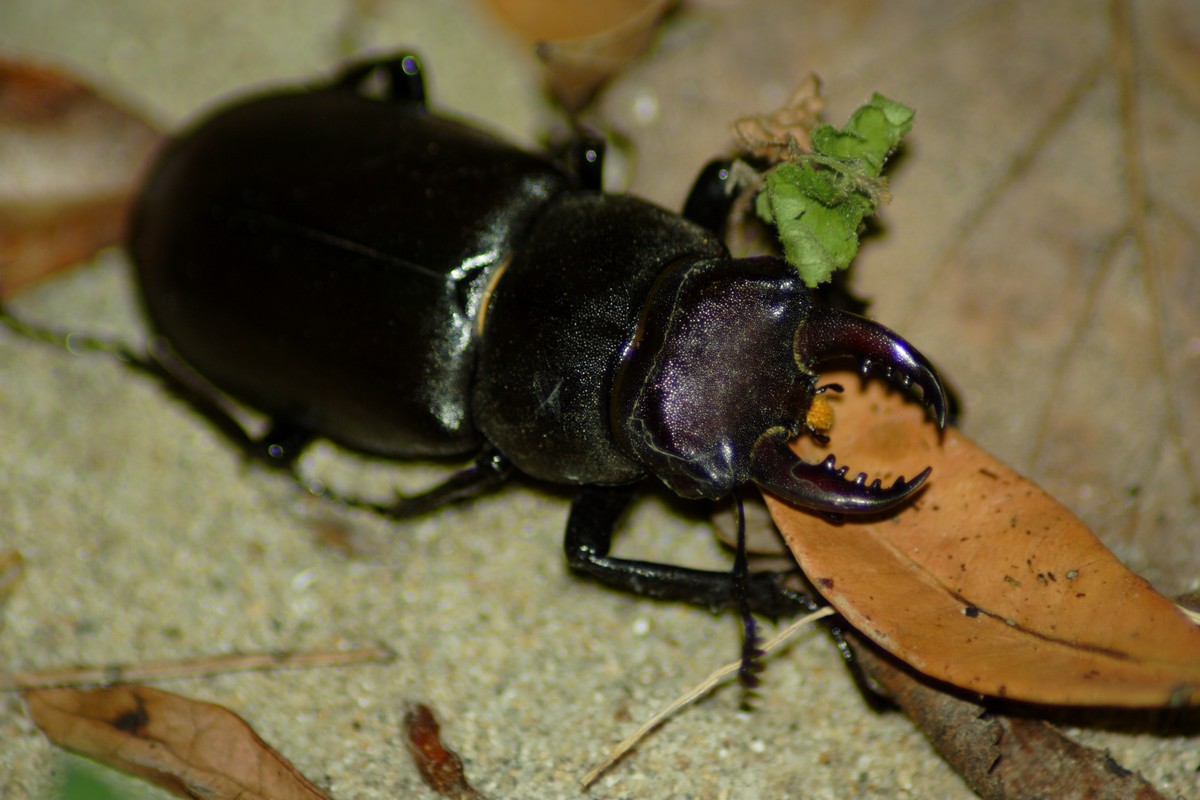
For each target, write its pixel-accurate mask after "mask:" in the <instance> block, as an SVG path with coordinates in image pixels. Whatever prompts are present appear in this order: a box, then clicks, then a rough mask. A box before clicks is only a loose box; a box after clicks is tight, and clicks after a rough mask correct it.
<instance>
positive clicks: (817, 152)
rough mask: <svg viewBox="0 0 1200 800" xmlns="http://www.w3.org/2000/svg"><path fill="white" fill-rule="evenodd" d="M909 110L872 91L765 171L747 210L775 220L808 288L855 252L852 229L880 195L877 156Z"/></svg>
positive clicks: (904, 127)
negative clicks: (791, 156) (801, 149)
mask: <svg viewBox="0 0 1200 800" xmlns="http://www.w3.org/2000/svg"><path fill="white" fill-rule="evenodd" d="M913 115H914V112H913V110H912V109H911V108H908V107H906V106H903V105H900V104H899V103H896V102H893V101H891V100H888V99H887V98H885V97H883V96H882V95H879V94H876V95H875V96H874V97H873V98H872V99H871V102H870V103H868V104H867V105H864V106H862V107H861V108H859V109H858V110H857V111H855V112H854V114H853V115H852V116H851V117H850V120H849V122H847V123H846V127H845V128H843V129H841V130H839V129H837V128H835V127H833V126H832V125H819V126H817V128H816V129H814V130H813V135H812V140H813V150H814V152H813V153H812V154H807V155H802V156H800V157H799V158H797V159H796V160H794V161H787V162H784V163H782V164H779V165H777V166H776V167H774V168H773V169H771V170H770V171H769V172H767V174H766V176H765V183H764V187H763V191H762V192H760V193H759V195H758V198H757V199H756V201H755V209H756V211H757V213H758V215H759V216H760V217H761V218H762V219H763V220H765V221H766V222H768V223H770V224H773V225H775V227H776V229H777V230H778V232H779V239H780V242H781V243H782V244H783V253H784V257H785V258H786V259H787V261H788V263H790V264H792V265H793V266H794V267H796V269H797V270H798V271H799V272H800V277H801V278H802V279H803V280H804V282H805V284H807V285H808V286H810V287H816V286H817V285H818V284H821V283H823V282H825V281H827V280H829V278H830V276H832V275H833V273H834V272H836V271H837V270H839V269H845V268H846V267H848V266H849V265H850V262H851V260H853V258H854V255H855V254H856V253H857V252H858V230H859V227H860V226H861V225H862V221H863V219H864V218H865V217H867V216H869V215H870V214H872V213H874V211H875V208H876V206H877V205H878V204H879V201H880V199H881V198H882V197H884V196H886V184H885V183H884V181H883V179H882V178H881V177H880V176H881V174H882V172H883V165H884V162H885V161H886V160H887V157H888V156H889V155H890V154H891V153H892V151H893V150H895V149H896V145H897V144H899V142H900V139H901V137H902V136H904V134H905V133H907V132H908V131H909V130H910V129H911V128H912V120H913Z"/></svg>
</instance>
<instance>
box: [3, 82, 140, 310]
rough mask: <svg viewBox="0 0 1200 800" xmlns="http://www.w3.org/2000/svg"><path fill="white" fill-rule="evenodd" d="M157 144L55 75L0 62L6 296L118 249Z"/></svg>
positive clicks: (135, 123)
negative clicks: (103, 250) (112, 246)
mask: <svg viewBox="0 0 1200 800" xmlns="http://www.w3.org/2000/svg"><path fill="white" fill-rule="evenodd" d="M159 138H160V137H159V135H158V134H157V133H156V132H155V131H154V129H153V128H152V127H151V126H150V125H149V124H147V123H146V122H144V121H142V120H141V119H139V118H138V117H136V116H134V115H132V114H130V113H129V112H127V111H125V110H123V109H120V108H118V107H116V106H114V105H113V104H111V103H109V102H108V101H107V100H105V99H103V98H101V97H100V96H98V95H97V94H95V93H94V92H93V91H91V90H90V89H88V88H87V87H85V86H83V85H81V84H80V83H78V82H76V81H75V80H73V79H72V78H70V77H69V76H67V75H65V74H63V73H61V72H59V71H57V70H53V69H49V68H46V67H40V66H35V65H31V64H27V63H21V62H14V61H4V60H2V59H0V164H4V170H3V172H0V296H8V295H11V294H12V293H13V292H15V291H17V290H18V289H20V288H21V287H22V286H25V285H27V284H29V283H32V282H33V281H35V280H38V279H39V278H43V277H45V276H47V275H49V274H51V273H53V272H55V271H56V270H60V269H63V268H65V267H68V266H71V265H73V264H76V263H78V262H79V261H82V260H83V259H86V258H87V257H88V256H90V255H92V254H93V253H95V252H96V251H97V250H99V249H101V248H102V247H106V246H108V245H110V244H114V243H116V242H118V241H120V240H121V238H122V236H123V230H124V225H125V215H126V206H127V205H128V202H129V198H130V196H131V193H132V190H133V187H134V186H135V185H136V182H137V179H138V176H139V175H140V172H141V167H142V164H143V163H144V162H145V161H146V159H147V158H148V156H149V154H150V153H151V151H152V150H153V148H154V147H155V145H156V144H157V143H158V141H159Z"/></svg>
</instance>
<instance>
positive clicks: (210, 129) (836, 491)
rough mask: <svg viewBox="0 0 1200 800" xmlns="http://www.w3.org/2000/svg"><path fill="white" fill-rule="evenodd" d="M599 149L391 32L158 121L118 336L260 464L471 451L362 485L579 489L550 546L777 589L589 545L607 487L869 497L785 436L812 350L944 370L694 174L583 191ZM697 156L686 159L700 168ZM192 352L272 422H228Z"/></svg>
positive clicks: (453, 495) (612, 494)
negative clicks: (543, 131)
mask: <svg viewBox="0 0 1200 800" xmlns="http://www.w3.org/2000/svg"><path fill="white" fill-rule="evenodd" d="M600 155H601V151H600V150H599V149H598V148H596V147H594V146H588V145H587V144H586V143H584V144H582V145H577V146H576V147H575V148H574V149H573V150H572V157H571V158H569V159H566V161H567V162H568V163H567V164H563V163H560V162H559V161H556V160H554V159H552V158H551V157H549V156H546V155H535V154H531V153H527V152H524V151H521V150H518V149H516V148H515V147H513V146H511V145H509V144H507V143H505V142H503V141H501V140H499V139H497V138H494V137H493V136H491V135H489V134H487V133H484V132H482V131H480V130H479V129H477V128H474V127H470V126H468V125H465V124H463V123H460V122H457V121H454V120H451V119H448V118H446V117H443V116H438V115H435V114H432V113H429V111H428V110H427V108H426V102H425V88H424V83H423V79H422V75H421V69H420V65H419V62H418V60H417V59H416V58H415V57H414V56H411V55H401V56H398V57H393V58H387V59H383V60H374V61H366V62H361V63H358V64H355V65H352V66H350V67H348V68H345V69H344V70H343V71H342V72H341V73H340V74H339V75H338V76H337V77H336V78H335V79H334V80H333V81H332V82H329V83H326V84H323V85H321V86H319V87H316V88H312V89H307V90H302V91H295V92H284V93H274V94H269V95H267V96H263V97H260V98H258V99H253V100H250V101H248V102H242V103H238V104H236V105H233V106H232V107H230V108H227V109H225V110H223V111H220V112H218V113H216V114H215V115H214V116H212V117H210V118H208V119H207V120H205V121H203V122H201V123H200V124H199V125H198V127H196V128H194V129H193V130H191V131H190V132H188V133H185V134H184V135H182V136H180V137H178V138H177V139H175V140H174V141H173V142H172V143H171V144H170V145H169V146H168V147H167V148H166V149H165V150H164V152H163V153H162V154H161V156H160V158H159V159H158V161H157V163H156V165H155V166H154V167H153V169H152V170H151V172H150V174H149V177H148V179H147V181H146V184H145V187H144V190H143V191H142V193H141V195H140V197H139V199H138V200H137V202H136V205H135V209H134V215H133V220H132V224H131V227H130V234H129V252H130V254H131V256H132V259H133V262H134V264H135V266H136V271H137V278H138V282H139V285H140V290H141V296H142V300H143V303H144V307H145V310H146V311H147V313H148V317H149V320H150V322H151V326H152V328H153V330H154V332H155V337H156V338H155V339H154V340H153V343H152V345H151V349H150V353H151V354H150V355H149V356H142V357H137V358H135V357H132V356H131V357H130V358H131V360H133V361H134V363H135V365H136V366H140V367H142V368H144V369H146V370H148V371H151V372H153V373H154V374H155V375H156V376H157V377H158V378H160V379H162V380H163V381H165V382H166V383H167V384H168V386H169V387H170V388H172V389H173V390H175V391H176V392H177V393H178V394H180V395H182V396H184V397H185V398H187V399H188V400H189V401H190V402H192V403H193V405H195V406H197V407H198V409H199V410H201V411H202V412H204V413H205V414H207V415H208V416H209V417H210V419H212V420H213V421H214V422H215V423H216V424H217V425H218V426H219V427H220V428H221V430H222V431H224V432H225V433H226V434H227V435H228V436H230V437H231V438H233V439H234V440H235V441H237V442H238V443H239V444H241V445H242V446H243V447H244V448H245V449H246V450H247V451H248V452H250V453H252V454H254V455H255V456H257V457H259V458H261V459H262V460H264V461H266V462H267V463H272V464H274V465H276V466H280V467H285V468H289V469H292V468H294V461H295V459H296V457H297V456H298V454H299V453H300V452H301V451H302V450H303V448H304V446H305V445H306V444H307V443H308V442H309V441H311V440H312V439H313V438H315V437H318V436H319V437H324V438H326V439H329V440H332V441H334V442H337V443H339V444H341V445H344V446H346V447H348V448H351V449H354V450H358V451H363V452H366V453H370V454H375V455H378V456H382V457H386V458H393V459H405V458H425V457H437V458H444V457H466V456H471V455H474V456H475V460H474V462H473V463H472V464H471V465H470V466H469V467H467V468H465V469H462V470H461V471H459V472H457V473H455V474H454V475H453V476H451V477H450V478H449V479H448V480H446V481H445V482H443V483H441V484H439V485H437V486H434V487H433V488H431V489H429V490H428V491H426V492H424V493H422V494H419V495H416V496H412V497H403V498H399V499H398V500H397V501H396V502H395V503H393V504H390V505H387V506H383V507H380V509H381V510H382V511H385V512H386V513H389V514H392V515H394V516H408V515H412V514H419V513H422V512H425V511H428V510H430V509H433V508H435V507H437V506H440V505H442V504H444V503H447V502H449V501H452V500H457V499H460V498H464V497H468V496H473V495H476V494H479V493H480V492H483V491H485V490H488V489H491V488H494V487H495V486H496V485H498V484H499V483H501V482H502V481H504V480H505V479H506V478H507V477H509V476H510V475H511V474H512V472H513V471H514V470H517V471H520V472H521V473H524V474H526V475H528V476H531V477H533V478H536V479H540V480H544V481H549V482H552V483H556V484H565V485H570V486H575V487H579V494H578V496H577V497H576V499H575V500H574V503H573V505H572V508H571V512H570V517H569V521H568V524H567V531H566V542H565V547H566V553H567V560H568V562H569V564H570V566H571V567H572V568H573V569H574V570H576V571H579V572H582V573H585V574H588V575H591V576H593V577H594V578H597V579H599V580H601V581H603V582H605V583H607V584H609V585H612V586H616V587H619V588H622V589H625V590H629V591H633V592H636V593H639V594H643V595H649V596H653V597H660V598H669V599H676V600H685V601H689V602H693V603H697V604H701V605H707V606H710V607H712V608H714V609H717V608H722V607H727V606H731V605H735V603H736V604H738V605H739V607H741V608H743V609H745V608H749V609H750V610H751V611H756V612H762V613H765V614H770V615H779V614H785V613H792V612H794V611H796V610H797V609H798V605H797V603H798V601H797V598H796V595H795V594H794V593H793V592H791V591H790V590H788V589H785V588H784V587H783V585H782V582H781V581H780V580H779V576H778V575H777V574H776V573H755V574H753V575H751V576H749V577H750V579H749V581H748V582H747V583H745V584H744V585H743V586H742V590H741V591H740V592H737V594H739V598H738V599H737V600H735V598H734V594H735V591H734V588H735V587H734V584H735V583H736V581H735V580H734V578H733V577H732V576H731V574H730V573H724V572H705V571H699V570H692V569H685V568H681V567H677V566H671V565H666V564H655V563H647V562H640V561H630V560H624V559H618V558H612V557H609V556H608V551H609V544H610V540H611V537H612V534H613V528H614V525H615V523H616V521H617V518H618V517H619V516H620V514H621V512H622V511H623V509H624V508H625V507H626V505H627V504H628V502H629V501H630V499H631V496H632V487H633V486H634V485H635V484H637V483H638V482H639V481H641V480H642V479H643V478H645V477H647V476H650V475H653V476H655V477H657V478H658V479H660V480H661V481H662V482H663V483H664V484H666V485H667V486H668V487H669V488H670V489H671V490H672V491H673V492H675V493H676V494H678V495H680V496H682V497H684V498H710V499H711V498H720V497H723V496H726V495H728V494H730V493H731V492H732V491H734V490H735V488H736V487H738V486H739V485H740V484H744V483H746V482H752V483H754V484H756V485H758V486H759V487H761V488H762V489H765V490H766V491H768V492H771V493H773V494H775V495H778V496H779V497H782V498H786V499H787V500H789V501H791V502H792V503H794V504H796V505H798V506H800V507H803V508H806V509H811V510H813V511H815V512H818V513H828V514H836V515H852V514H873V513H878V512H883V511H886V510H888V509H891V508H893V507H895V506H896V505H898V504H900V503H903V502H904V501H905V500H907V499H908V498H910V497H912V495H913V494H914V492H916V491H917V490H918V488H919V487H920V486H921V484H922V483H923V482H924V480H925V478H926V476H927V475H928V474H929V470H928V469H926V470H925V471H924V472H922V473H920V474H919V475H917V476H916V477H915V478H913V479H912V480H907V481H906V480H904V479H903V478H901V479H898V480H897V481H896V482H895V483H894V484H893V485H892V486H890V487H884V486H882V485H881V483H880V482H879V481H874V482H871V483H868V482H867V479H866V476H865V475H860V476H858V478H857V479H854V480H847V479H846V477H845V475H846V470H847V468H846V467H838V466H837V465H836V463H835V461H834V459H833V457H832V456H831V457H830V458H828V459H826V460H825V461H824V462H822V463H819V464H811V463H806V462H804V461H802V460H800V459H798V458H797V457H796V456H795V455H794V454H793V453H792V452H791V451H790V450H789V449H788V446H787V445H788V441H789V440H790V439H792V438H794V437H796V436H798V435H800V434H801V433H803V431H804V428H805V424H804V421H805V416H806V413H807V410H808V409H809V407H810V406H811V404H812V402H813V399H814V397H815V395H816V394H817V393H818V392H819V391H820V387H818V385H817V373H816V366H817V365H818V364H820V363H821V362H823V361H826V360H827V359H830V358H835V357H852V358H855V359H858V360H859V362H860V363H861V364H862V365H863V367H864V371H865V370H866V369H868V368H870V366H871V365H878V366H880V367H882V368H883V370H884V372H885V373H886V375H887V377H888V378H889V379H890V380H892V381H893V382H895V383H896V384H898V385H901V386H903V387H908V386H910V385H911V384H916V386H918V387H920V389H921V393H922V399H923V400H924V402H925V403H926V404H927V405H928V406H931V407H932V409H933V412H934V417H935V420H936V422H937V424H938V425H939V426H941V425H943V424H944V423H945V418H946V394H945V391H944V389H943V386H942V384H941V382H940V381H939V378H938V376H937V373H936V372H935V371H934V369H933V368H932V367H931V366H930V364H929V363H928V362H927V361H926V359H925V358H924V357H923V356H922V355H921V354H920V353H918V352H917V351H916V350H915V349H914V348H912V347H911V346H910V345H909V344H908V343H907V342H905V341H904V340H903V339H901V338H900V337H899V336H897V335H896V334H894V333H892V332H891V331H889V330H887V329H886V328H884V327H882V326H880V325H878V324H876V323H874V322H871V321H869V320H867V319H865V318H862V317H859V316H856V315H853V314H850V313H847V312H843V311H837V310H833V309H831V308H828V307H825V306H823V305H820V304H818V303H816V302H815V300H814V296H813V294H812V292H810V291H809V290H808V289H807V288H805V287H804V285H803V284H802V282H801V281H800V279H799V277H798V276H797V274H796V272H795V270H794V269H793V268H792V267H790V266H788V265H787V264H785V263H784V262H782V261H781V260H779V259H777V258H771V257H758V258H744V259H735V258H732V257H731V256H730V255H729V252H728V250H727V249H726V248H725V246H724V244H723V243H722V241H721V238H720V236H719V235H718V233H717V232H716V231H715V230H713V229H714V228H719V226H720V223H719V220H720V219H722V218H723V216H724V213H723V212H726V211H727V210H728V205H724V206H722V205H721V203H722V202H726V201H724V200H723V193H721V192H719V191H714V184H713V181H714V180H717V179H716V178H714V177H713V176H714V175H716V174H717V173H718V172H719V171H714V170H712V169H709V170H706V172H705V173H704V176H702V178H701V179H700V180H698V182H697V186H696V188H695V189H694V190H693V192H692V196H691V199H690V200H689V203H688V205H687V207H686V210H685V214H684V215H683V216H679V215H676V214H673V213H670V212H668V211H665V210H663V209H661V208H659V207H657V206H655V205H652V204H650V203H648V202H645V201H643V200H640V199H637V198H635V197H631V196H625V195H614V194H604V193H603V192H602V191H600V158H599V156H600ZM705 176H706V177H705ZM197 376H202V377H203V378H204V379H206V381H207V382H208V383H211V385H213V386H215V387H216V388H217V389H219V390H220V391H221V392H224V393H226V394H227V395H229V396H231V397H233V398H235V399H237V400H239V401H241V402H243V403H245V404H247V405H248V406H250V407H253V408H256V409H258V410H261V411H262V412H264V413H265V414H266V415H268V417H270V419H271V420H272V422H273V423H274V425H273V427H272V429H271V430H270V431H269V432H268V433H267V434H266V435H265V436H263V437H260V438H252V437H251V436H249V434H247V433H246V432H245V431H244V430H243V429H242V428H241V427H240V426H238V425H237V424H236V423H235V422H234V421H233V419H232V418H231V417H229V416H228V415H227V414H225V413H224V412H223V411H221V410H220V406H219V404H218V403H217V402H215V401H213V400H212V399H211V398H210V397H209V396H207V394H206V392H208V393H209V394H211V390H203V389H198V388H197V386H198V382H197V380H196V377H197Z"/></svg>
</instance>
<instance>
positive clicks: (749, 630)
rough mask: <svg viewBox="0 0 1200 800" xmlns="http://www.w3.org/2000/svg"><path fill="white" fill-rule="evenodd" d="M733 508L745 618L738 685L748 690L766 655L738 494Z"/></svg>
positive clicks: (738, 592) (736, 580) (737, 589)
mask: <svg viewBox="0 0 1200 800" xmlns="http://www.w3.org/2000/svg"><path fill="white" fill-rule="evenodd" d="M733 501H734V505H735V506H736V508H737V553H736V555H735V556H734V559H733V594H734V597H735V598H736V599H737V605H738V613H740V614H741V616H742V664H741V666H740V667H738V681H739V682H740V683H741V684H742V686H743V687H744V688H746V689H748V690H749V689H753V688H754V687H756V686H758V683H759V680H758V673H759V672H761V671H762V664H761V663H760V662H759V660H758V659H759V657H760V656H762V655H763V651H762V650H761V649H760V647H759V644H760V641H759V638H758V623H757V621H756V620H755V619H754V615H753V614H751V613H750V596H749V588H748V587H749V583H750V568H749V565H748V563H747V558H746V514H745V511H744V510H743V509H742V497H741V495H739V494H738V493H737V491H736V490H735V491H734V493H733Z"/></svg>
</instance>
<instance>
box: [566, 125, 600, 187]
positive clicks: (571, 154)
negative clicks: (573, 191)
mask: <svg viewBox="0 0 1200 800" xmlns="http://www.w3.org/2000/svg"><path fill="white" fill-rule="evenodd" d="M606 146H607V145H606V143H605V141H604V140H603V139H601V138H600V137H599V136H596V135H594V134H591V133H586V132H585V133H581V134H579V135H578V136H576V137H575V138H573V139H572V140H571V141H570V142H569V143H568V144H567V147H566V157H567V169H568V170H569V171H570V172H571V174H572V175H574V176H575V178H576V179H577V180H578V181H579V185H580V187H582V188H584V189H587V190H589V191H593V192H600V191H603V190H604V151H605V148H606Z"/></svg>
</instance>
